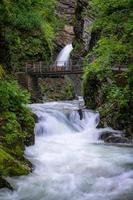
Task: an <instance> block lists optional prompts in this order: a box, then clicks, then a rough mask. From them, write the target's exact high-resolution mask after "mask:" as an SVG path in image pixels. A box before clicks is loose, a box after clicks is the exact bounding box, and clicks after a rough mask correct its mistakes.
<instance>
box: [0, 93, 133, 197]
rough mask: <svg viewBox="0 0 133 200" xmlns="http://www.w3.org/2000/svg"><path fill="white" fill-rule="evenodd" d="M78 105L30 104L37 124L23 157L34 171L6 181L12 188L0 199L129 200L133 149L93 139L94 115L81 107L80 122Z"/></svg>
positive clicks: (96, 118)
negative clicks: (32, 143) (30, 144)
mask: <svg viewBox="0 0 133 200" xmlns="http://www.w3.org/2000/svg"><path fill="white" fill-rule="evenodd" d="M80 103H82V104H83V102H82V98H81V97H79V101H78V100H75V101H70V102H67V101H66V102H50V103H45V104H32V105H30V108H31V109H32V111H33V112H34V113H35V114H36V115H37V117H38V122H37V123H36V126H35V130H34V132H35V145H33V146H30V147H26V151H25V156H26V157H27V158H28V159H29V160H30V161H31V162H32V163H33V166H34V170H33V172H32V173H31V174H29V175H28V176H22V177H19V178H18V177H14V178H7V180H8V181H9V182H10V184H11V185H12V186H13V187H14V188H15V190H14V191H9V190H7V189H3V190H0V199H1V200H116V199H117V200H132V199H133V191H132V188H133V156H132V155H133V148H131V147H120V146H113V145H112V146H111V145H109V146H108V145H105V144H104V143H103V142H102V141H99V136H100V134H101V132H102V131H105V129H98V128H97V125H98V123H99V120H100V119H99V113H97V112H93V111H91V110H87V109H83V118H82V120H81V118H80V116H79V113H78V110H79V104H80ZM106 130H108V128H107V129H106ZM109 130H110V129H109ZM112 131H113V130H112Z"/></svg>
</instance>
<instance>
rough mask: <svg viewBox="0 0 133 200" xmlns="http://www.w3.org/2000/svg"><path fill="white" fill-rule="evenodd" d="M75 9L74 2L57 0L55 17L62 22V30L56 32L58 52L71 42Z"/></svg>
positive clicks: (72, 0)
mask: <svg viewBox="0 0 133 200" xmlns="http://www.w3.org/2000/svg"><path fill="white" fill-rule="evenodd" d="M75 9H76V0H59V3H58V5H57V11H56V12H57V16H58V17H59V18H60V19H62V20H63V21H64V29H63V30H61V31H60V32H58V34H57V36H56V39H55V43H56V45H57V50H58V51H60V50H61V48H63V47H64V46H65V45H67V44H70V43H72V41H73V38H74V27H73V24H74V19H75Z"/></svg>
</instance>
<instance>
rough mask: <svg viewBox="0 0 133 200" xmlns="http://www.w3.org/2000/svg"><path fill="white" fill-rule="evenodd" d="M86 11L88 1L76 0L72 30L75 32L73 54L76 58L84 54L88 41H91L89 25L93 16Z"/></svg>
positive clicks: (88, 44) (87, 9)
mask: <svg viewBox="0 0 133 200" xmlns="http://www.w3.org/2000/svg"><path fill="white" fill-rule="evenodd" d="M88 12H89V1H88V0H77V6H76V10H75V18H76V20H75V21H76V23H75V25H74V32H75V40H74V46H75V54H74V56H75V57H77V58H78V57H79V56H82V55H84V54H85V53H86V52H87V51H88V50H89V46H90V41H91V29H90V26H91V24H92V22H93V20H94V18H93V16H91V15H89V14H88ZM79 44H80V45H79ZM77 46H78V48H77Z"/></svg>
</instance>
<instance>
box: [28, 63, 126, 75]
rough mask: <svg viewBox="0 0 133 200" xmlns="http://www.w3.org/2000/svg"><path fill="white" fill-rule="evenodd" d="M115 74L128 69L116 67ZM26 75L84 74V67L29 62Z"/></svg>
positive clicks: (79, 64)
mask: <svg viewBox="0 0 133 200" xmlns="http://www.w3.org/2000/svg"><path fill="white" fill-rule="evenodd" d="M112 70H113V71H114V72H124V71H127V68H123V67H114V68H112ZM25 73H27V74H30V75H32V76H38V77H39V76H62V75H67V74H82V73H83V67H82V64H81V63H78V64H72V63H70V62H67V63H65V62H58V63H54V64H53V65H49V66H48V65H45V64H44V63H43V62H27V63H26V66H25Z"/></svg>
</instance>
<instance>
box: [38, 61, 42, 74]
mask: <svg viewBox="0 0 133 200" xmlns="http://www.w3.org/2000/svg"><path fill="white" fill-rule="evenodd" d="M39 68H40V69H39V71H40V73H42V62H41V61H40V63H39Z"/></svg>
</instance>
